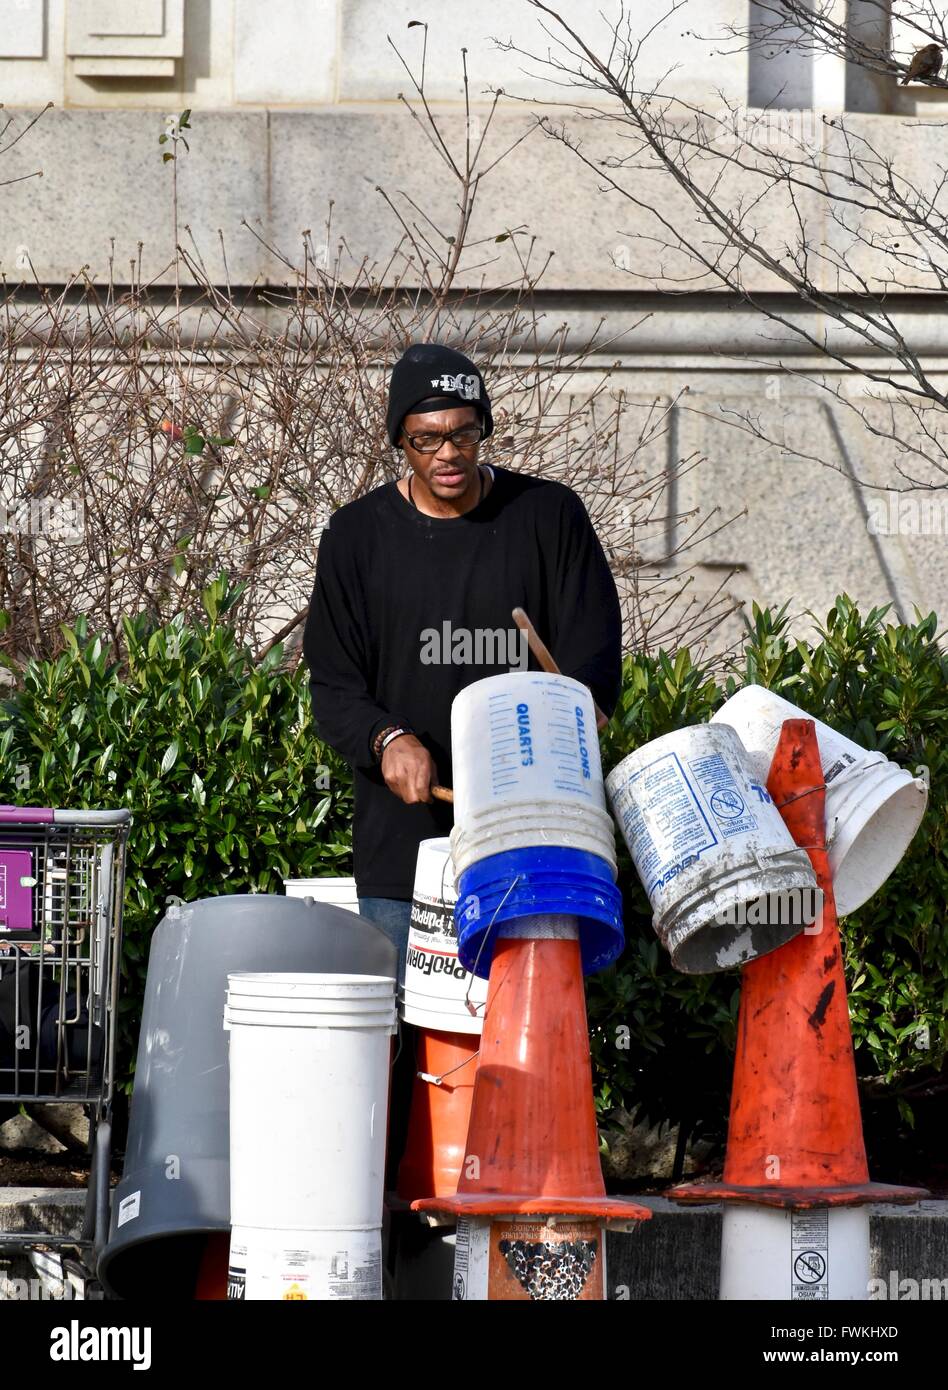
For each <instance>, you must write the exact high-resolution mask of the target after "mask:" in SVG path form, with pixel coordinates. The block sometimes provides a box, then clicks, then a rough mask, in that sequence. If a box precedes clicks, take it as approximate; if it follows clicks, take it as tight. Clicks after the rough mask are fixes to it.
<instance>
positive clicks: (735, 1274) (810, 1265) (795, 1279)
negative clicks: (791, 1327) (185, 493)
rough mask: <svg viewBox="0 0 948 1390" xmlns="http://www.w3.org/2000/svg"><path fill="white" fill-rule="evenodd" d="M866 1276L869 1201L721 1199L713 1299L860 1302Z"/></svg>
mask: <svg viewBox="0 0 948 1390" xmlns="http://www.w3.org/2000/svg"><path fill="white" fill-rule="evenodd" d="M869 1277H870V1275H869V1208H868V1207H866V1206H858V1207H813V1208H809V1209H807V1210H803V1211H801V1210H797V1211H784V1210H781V1209H779V1208H777V1207H760V1206H756V1205H752V1204H750V1203H747V1202H725V1204H724V1224H723V1229H722V1233H721V1290H720V1294H719V1295H718V1296H719V1298H721V1299H723V1300H728V1299H741V1300H745V1301H747V1300H752V1301H761V1300H763V1301H766V1300H773V1301H793V1302H797V1301H800V1302H807V1303H809V1302H819V1301H821V1300H824V1299H825V1300H833V1301H839V1302H842V1301H846V1302H860V1301H863V1300H867V1299H868V1297H869Z"/></svg>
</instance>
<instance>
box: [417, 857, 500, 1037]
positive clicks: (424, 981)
mask: <svg viewBox="0 0 948 1390" xmlns="http://www.w3.org/2000/svg"><path fill="white" fill-rule="evenodd" d="M456 902H457V893H456V892H455V890H454V865H453V864H452V862H451V841H450V840H449V839H447V838H444V839H436V840H422V842H421V844H420V845H419V846H418V859H417V862H416V866H415V886H414V889H413V890H412V903H411V925H410V926H409V929H408V953H407V957H406V963H405V989H404V996H403V1002H402V1010H401V1012H402V1018H404V1020H405V1022H406V1023H413V1024H414V1025H415V1026H416V1027H418V1028H439V1029H441V1030H442V1031H444V1032H447V1033H479V1032H480V1031H481V1029H482V1027H483V1026H484V1023H483V1014H484V1004H485V1002H486V999H487V981H486V980H481V979H478V978H477V976H476V975H471V974H470V972H469V971H467V970H465V969H464V966H463V965H462V964H461V962H460V961H459V960H458V934H457V927H456V926H455V924H454V904H455V903H456ZM468 1001H469V1002H470V1004H471V1006H472V1008H473V1009H474V1012H473V1013H472V1012H471V1010H470V1009H469V1008H468V1007H467V1005H468Z"/></svg>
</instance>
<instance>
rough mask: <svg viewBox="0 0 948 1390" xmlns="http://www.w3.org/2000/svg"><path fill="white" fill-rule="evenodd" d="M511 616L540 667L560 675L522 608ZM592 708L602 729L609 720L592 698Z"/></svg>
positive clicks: (597, 724)
mask: <svg viewBox="0 0 948 1390" xmlns="http://www.w3.org/2000/svg"><path fill="white" fill-rule="evenodd" d="M511 617H512V618H513V620H514V622H515V623H516V624H517V626H518V627H519V629H520V631H521V632H525V633H526V634H527V644H528V645H529V647H530V650H531V651H532V652H533V655H534V656H535V657H536V659H537V662H538V664H539V665H540V667H541V668H542V669H543V670H544V671H548V672H549V674H550V675H551V676H560V675H562V674H563V673H562V671H561V670H560V668H559V667H558V666H557V664H556V662H555V661H554V660H553V657H552V656H551V655H550V649H549V648H548V647H547V645H546V643H545V642H542V641H541V640H540V636H539V633H538V632H537V630H536V628H535V627H534V626H533V624H532V623H531V621H530V619H529V618H528V617H527V615H526V613H525V612H524V611H523V609H522V608H515V609H514V610H513V612H512V613H511ZM593 709H594V710H595V711H596V728H597V729H604V728H605V726H606V725H607V724H608V723H609V720H608V718H607V717H606V715H604V714H603V712H602V710H601V709H600V708H599V706H598V705H597V704H596V702H595V700H593Z"/></svg>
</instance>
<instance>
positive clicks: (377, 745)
mask: <svg viewBox="0 0 948 1390" xmlns="http://www.w3.org/2000/svg"><path fill="white" fill-rule="evenodd" d="M411 733H414V730H413V729H409V728H408V727H407V725H404V724H387V725H386V726H385V728H384V729H380V730H379V732H378V733H377V734H376V735H375V738H374V739H373V740H372V755H373V757H374V758H375V760H376V762H378V763H380V762H381V761H382V753H383V752H384V751H385V748H386V746H387V745H388V744H389V743H391V742H392V740H393V739H396V738H399V737H400V736H401V735H402V734H411Z"/></svg>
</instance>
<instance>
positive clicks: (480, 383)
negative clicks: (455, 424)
mask: <svg viewBox="0 0 948 1390" xmlns="http://www.w3.org/2000/svg"><path fill="white" fill-rule="evenodd" d="M431 396H438V397H441V398H442V399H443V400H444V405H442V406H440V407H439V408H440V409H445V408H446V407H449V406H450V405H452V404H454V403H455V401H456V402H457V403H458V404H460V405H476V406H477V407H478V409H479V410H480V413H481V420H482V424H483V430H484V436H483V437H484V438H485V439H486V438H487V436H488V435H489V434H490V433H492V431H493V428H494V417H493V416H492V415H491V410H490V401H489V400H488V397H487V389H486V387H485V386H484V378H483V377H482V376H481V374H480V372H479V371H478V370H477V368H476V367H475V366H474V363H473V362H472V361H471V360H470V358H468V357H465V356H464V354H463V353H462V352H455V350H454V348H449V347H444V346H443V344H441V343H412V345H411V347H410V348H406V350H405V351H404V352H403V353H402V355H401V357H400V358H399V359H398V361H397V362H396V363H395V366H394V367H393V368H392V378H391V381H390V382H389V387H388V413H387V415H386V420H385V424H386V428H387V430H388V437H389V439H390V440H391V442H392V444H394V443H395V441H396V440H397V439H398V436H399V433H400V431H401V428H402V421H403V420H404V418H405V416H406V415H410V414H411V412H412V408H413V407H414V406H416V405H419V404H420V403H421V402H422V401H424V400H427V399H428V398H429V397H431Z"/></svg>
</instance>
